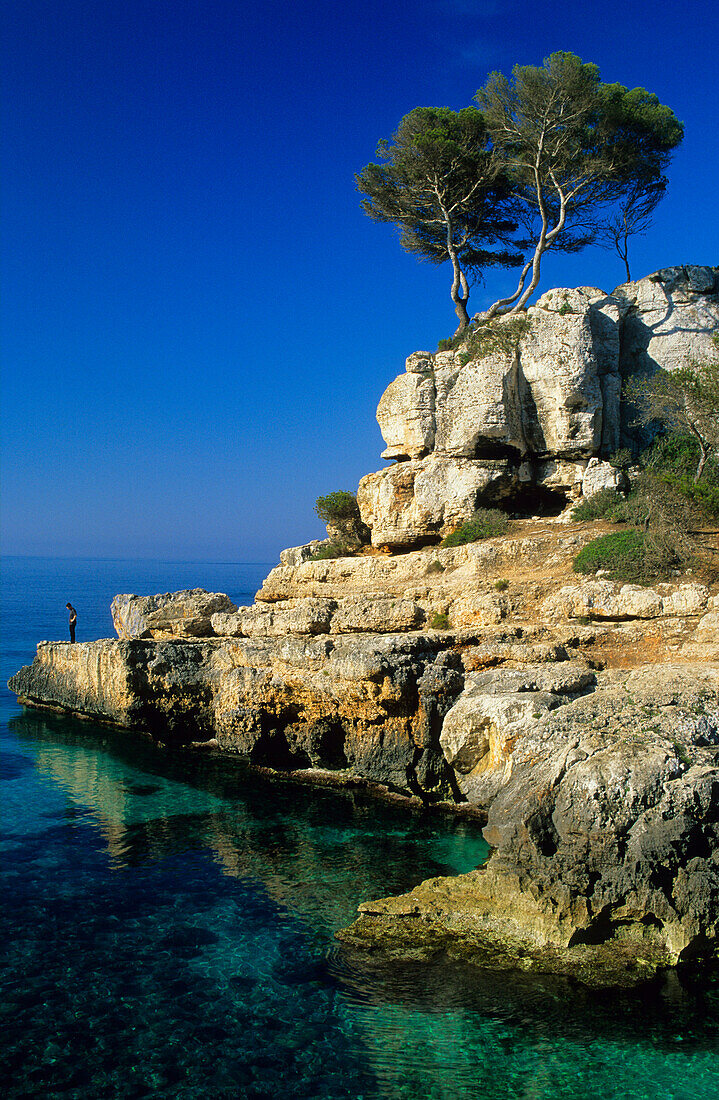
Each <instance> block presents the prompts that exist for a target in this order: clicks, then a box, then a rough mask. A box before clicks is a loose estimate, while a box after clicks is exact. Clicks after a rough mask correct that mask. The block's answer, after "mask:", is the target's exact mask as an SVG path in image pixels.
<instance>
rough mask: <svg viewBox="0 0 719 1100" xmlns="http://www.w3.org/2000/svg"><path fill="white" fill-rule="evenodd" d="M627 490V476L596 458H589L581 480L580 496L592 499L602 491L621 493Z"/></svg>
mask: <svg viewBox="0 0 719 1100" xmlns="http://www.w3.org/2000/svg"><path fill="white" fill-rule="evenodd" d="M628 488H629V480H628V478H627V475H626V474H625V473H623V472H622V470H618V469H617V468H616V467H615V466H612V465H611V464H610V463H609V462H602V461H601V459H598V458H590V459H589V462H588V464H587V468H586V470H585V471H584V477H583V478H582V496H584V497H593V496H595V494H596V493H601V492H602V490H603V489H609V490H611V491H613V492H622V491H624V490H625V489H628Z"/></svg>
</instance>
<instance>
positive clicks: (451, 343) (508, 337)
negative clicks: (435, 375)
mask: <svg viewBox="0 0 719 1100" xmlns="http://www.w3.org/2000/svg"><path fill="white" fill-rule="evenodd" d="M530 327H531V321H530V320H529V317H527V315H526V314H523V315H522V316H517V317H511V318H509V319H506V320H504V319H502V320H500V319H499V318H496V317H495V318H494V319H493V320H492V321H474V322H473V323H472V324H470V326H469V328H466V329H465V330H464V332H459V333H457V335H456V336H452V337H450V338H449V339H447V340H440V341H439V343H438V344H437V351H459V350H460V349H461V350H462V354H461V356H460V362H461V364H462V366H464V365H465V363H468V362H469V361H470V359H483V358H484V357H485V356H486V355H492V353H493V352H505V353H511V352H513V351H514V350H515V348H516V346H517V341H518V340H519V339H520V337H522V336H524V334H525V333H526V332H528V331H529V329H530Z"/></svg>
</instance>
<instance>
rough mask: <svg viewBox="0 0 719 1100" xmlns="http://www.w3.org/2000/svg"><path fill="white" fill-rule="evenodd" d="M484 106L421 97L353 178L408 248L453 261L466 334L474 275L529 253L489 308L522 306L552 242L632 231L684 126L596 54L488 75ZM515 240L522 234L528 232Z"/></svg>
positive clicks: (563, 244)
mask: <svg viewBox="0 0 719 1100" xmlns="http://www.w3.org/2000/svg"><path fill="white" fill-rule="evenodd" d="M475 100H476V103H477V107H476V108H475V107H465V108H463V109H462V110H460V111H456V112H455V111H452V110H450V109H449V108H448V107H417V108H415V110H413V111H410V113H409V114H407V115H405V116H404V118H403V119H402V120H401V121H400V124H399V126H398V127H397V130H396V132H395V133H394V134H393V136H392V139H391V141H386V140H385V141H381V142H380V143H379V146H378V147H377V156H378V157H379V158H380V159H381V160H382V161H383V162H384V163H382V164H368V165H366V166H365V167H364V168H363V169H362V171H361V172H359V173H358V175H357V176H356V177H355V179H356V183H357V188H358V190H359V191H360V193H361V194H362V195H363V196H364V197H363V200H362V208H363V209H364V211H365V213H366V214H368V215H369V216H370V217H371V218H373V219H374V220H375V221H384V222H390V223H393V224H394V225H395V226H396V227H397V228H398V229H399V231H400V243H401V245H402V247H403V248H404V249H406V250H407V251H408V252H412V253H414V254H415V255H417V256H419V257H421V258H422V259H424V260H428V261H430V262H432V263H437V264H441V263H443V262H445V261H447V260H449V262H450V263H451V265H452V271H453V278H452V287H451V297H452V301H453V302H454V307H455V312H456V314H457V317H458V319H459V328H458V330H457V331H458V332H461V331H462V330H463V329H464V328H466V326H467V324H468V322H469V315H468V313H467V302H468V299H469V282H470V278H477V277H481V273H482V271H483V270H484V269H485V268H486V267H488V266H490V265H497V264H498V265H501V266H506V267H510V266H515V265H520V264H522V263H523V265H524V266H523V267H522V270H521V274H520V277H519V282H518V284H517V289H516V290H515V291H514V293H512V294H510V295H509V296H508V297H506V298H502V299H499V300H498V301H496V302H494V304H493V305H492V306H491V307H490V309H489V311H488V313H487V314H486V316H487V317H491V316H493V315H494V314H495V313H502V312H507V311H512V312H515V311H517V310H520V309H522V308H523V307H524V306H525V305H526V303H527V301H528V300H529V298H530V297H531V295H532V294H533V293H534V291H535V289H536V288H537V286H538V284H539V279H540V269H541V261H542V256H543V255H544V253H545V252H546V251H547V250H548V249H550V248H554V249H557V250H560V249H561V250H564V251H574V250H577V249H580V248H583V247H584V246H585V245H587V244H589V243H591V242H593V241H597V240H599V241H600V243H601V242H602V241H605V242H606V240H607V235H608V234H609V239H610V240H612V241H613V247H616V248H617V251H618V252H619V254H620V256H622V258H623V259H624V261H625V264H626V266H627V271H628V261H627V238H628V236H629V235H630V234H631V233H634V232H642V231H643V230H644V229H645V228H646V226H647V225H648V219H649V217H650V216H651V213H652V212H653V210H654V208H655V206H656V204H657V203H658V201H659V200H660V198H661V197H662V195H663V194H664V190H665V188H666V177H665V175H664V172H665V169H666V167H667V165H668V163H669V159H670V157H671V153H672V151H673V150H674V149H675V148H676V147H677V146H678V145H679V143H680V142H681V140H682V137H683V127H682V124H681V123H680V122H679V121H678V120H677V119H676V117H675V116H674V113H673V112H672V110H671V109H670V108H669V107H666V106H664V105H663V104H661V103H660V102H659V100H658V98H657V97H656V95H654V94H653V93H651V92H647V91H646V90H645V89H644V88H634V89H631V90H630V89H628V88H626V87H625V86H624V85H623V84H603V83H602V82H601V80H600V77H599V69H598V68H597V66H596V65H593V64H590V63H586V62H583V61H582V60H581V58H579V57H576V56H575V55H574V54H571V53H565V52H557V53H553V54H551V56H550V57H548V58H546V59H545V61H544V63H543V65H541V66H535V65H516V66H515V67H514V69H513V70H512V74H511V78H510V77H507V76H505V75H504V74H503V73H499V72H493V73H490V74H489V76H488V78H487V81H486V83H485V84H484V86H483V87H482V88H480V90H479V91H478V92H477V94H476V96H475ZM520 238H521V239H520Z"/></svg>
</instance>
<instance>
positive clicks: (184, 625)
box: [111, 588, 237, 638]
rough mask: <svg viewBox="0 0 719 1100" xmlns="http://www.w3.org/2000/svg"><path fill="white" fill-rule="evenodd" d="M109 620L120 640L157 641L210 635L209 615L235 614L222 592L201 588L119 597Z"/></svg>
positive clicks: (210, 618) (113, 603)
mask: <svg viewBox="0 0 719 1100" xmlns="http://www.w3.org/2000/svg"><path fill="white" fill-rule="evenodd" d="M111 611H112V621H113V624H114V627H115V630H116V631H117V635H118V637H119V638H160V637H163V636H168V635H178V634H179V635H186V636H187V637H192V638H203V637H206V636H207V635H210V634H212V632H213V631H212V621H211V620H212V616H213V615H214V614H217V613H218V612H232V611H237V607H236V605H235V604H233V602H232V600H231V599H230V598H229V597H228V596H226V595H225V594H224V593H223V592H206V591H205V589H204V588H190V589H184V590H183V591H181V592H164V593H162V594H161V595H157V596H134V595H119V596H115V598H114V600H113V601H112V607H111Z"/></svg>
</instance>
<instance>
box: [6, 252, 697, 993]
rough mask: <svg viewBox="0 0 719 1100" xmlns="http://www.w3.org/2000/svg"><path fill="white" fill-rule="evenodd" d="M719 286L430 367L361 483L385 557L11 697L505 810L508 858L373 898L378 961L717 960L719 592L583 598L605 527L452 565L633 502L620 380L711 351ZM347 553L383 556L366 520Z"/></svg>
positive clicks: (31, 675)
mask: <svg viewBox="0 0 719 1100" xmlns="http://www.w3.org/2000/svg"><path fill="white" fill-rule="evenodd" d="M718 290H719V269H716V268H689V267H688V268H676V269H667V270H665V271H662V272H658V273H656V275H654V276H651V277H650V278H649V279H648V280H641V281H640V282H638V283H633V284H627V285H626V286H624V287H619V288H618V289H617V290H616V291H615V292H614V294H613V295H606V294H604V293H603V292H602V291H600V290H597V289H595V288H586V287H585V288H579V289H578V290H555V291H550V292H549V293H547V294H545V295H544V296H543V298H541V299H540V300H539V302H538V303H537V305H536V306H534V307H532V308H531V309H530V310H528V312H527V316H526V318H524V319H520V320H521V323H520V324H519V325H518V324H517V320H516V319H514V320H510V319H509V318H506V319H502V320H500V321H498V322H497V324H496V328H495V330H493V331H494V335H493V336H492V337H491V338H490V339H489V341H488V342H485V344H484V345H483V346H482V347H481V348H480V350H479V351H477V350H476V349H475V353H474V354H469V355H468V354H467V352H466V349H465V350H464V351H462V349H459V350H456V351H449V352H442V353H438V354H436V355H430V354H429V353H424V352H418V353H416V354H415V355H413V356H410V357H409V359H408V360H407V367H406V372H405V374H404V375H403V376H402V377H401V378H399V379H397V380H396V381H395V382H393V383H392V384H391V386H390V387H389V388H388V390H387V391H386V393H385V395H384V396H383V398H382V400H381V401H380V407H379V409H378V419H379V421H380V425H381V427H382V431H383V434H384V437H385V440H386V442H387V450H386V451H385V457H388V458H395V459H397V460H398V461H397V463H396V464H395V465H392V466H390V467H388V468H387V469H385V470H382V471H379V472H378V473H374V474H369V475H367V477H365V478H363V479H362V482H361V483H360V487H359V491H358V503H359V508H360V512H361V517H362V521H363V522H364V523H365V524H367V526H368V528H371V537H372V542H373V544H374V549H364V550H363V551H362V552H361V553H360V554H359V556H356V557H346V558H337V559H325V560H320V561H315V560H312V559H313V557H314V554H316V552H317V551H318V550H319V549H320V548H321V547H323V546H326V545H327V542H328V540H315V541H314V542H311V543H308V544H307V545H306V546H300V547H292V548H290V549H288V550H285V551H283V552H282V554H281V557H280V564H279V565H278V566H277V567H276V568H275V569H273V570H272V571H271V572H270V574H269V576H268V577H267V578H266V579H265V581H264V583H263V585H262V588H261V589H260V591H259V592H258V593H257V598H256V603H254V604H253V605H252V606H251V607H240V608H237V607H235V605H234V604H232V603H231V601H230V600H229V599H228V597H227V596H224V595H222V594H218V593H208V592H205V591H204V590H202V589H192V590H188V591H184V592H177V593H165V594H163V595H158V596H144V597H143V596H130V595H122V596H117V597H116V598H115V600H114V601H113V608H112V612H113V620H114V622H115V626H116V629H117V632H118V635H119V640H118V641H115V642H112V641H98V642H88V643H84V644H80V645H72V644H69V643H61V642H42V643H40V645H39V646H38V652H37V656H36V658H35V661H34V662H33V664H32V666H27V667H25V668H23V669H21V670H20V671H19V672H18V673H17V675H16V676H15V677H13V679H12V680H11V682H10V687H11V689H12V690H13V691H15V692H16V693H17V694H18V695H19V696H20V698H21V699H22V700H23V701H26V702H29V703H32V704H37V705H41V706H51V707H57V708H60V709H62V710H66V711H70V712H72V713H76V714H79V715H83V716H91V717H94V718H99V719H103V720H107V721H111V722H114V723H116V724H117V725H119V726H121V727H126V728H131V729H140V730H145V731H147V732H148V733H149V734H151V735H152V736H153V737H154V738H156V739H157V740H158V741H160V742H161V743H163V744H164V745H166V746H167V747H168V748H172V747H173V746H176V745H188V744H189V745H199V744H202V745H203V746H205V747H207V746H212V747H213V748H214V749H216V750H220V751H224V752H228V753H235V754H241V755H242V756H243V757H245V758H246V759H248V760H249V761H250V762H251V763H254V764H258V765H265V766H270V767H273V768H277V769H289V770H297V769H302V770H307V769H309V773H310V774H311V775H313V776H314V777H315V778H317V777H318V776H319V774H320V773H321V774H322V776H323V777H324V778H326V776H327V774H332V775H333V776H334V778H335V779H336V780H337V781H345V782H357V781H360V780H366V781H368V782H371V783H375V784H380V785H382V786H383V787H384V788H385V789H388V790H391V791H393V792H400V793H402V794H404V795H412V796H415V797H418V798H420V799H421V800H422V801H423V802H424V803H425V804H429V803H432V802H436V801H452V802H454V803H455V804H456V805H457V806H460V805H462V806H465V807H470V808H471V809H472V811H473V812H476V813H478V814H479V815H480V816H481V815H486V820H487V827H486V838H487V840H488V841H489V843H490V844H491V845H492V846H493V854H492V856H491V858H490V860H489V862H488V863H487V864H486V866H485V867H483V868H482V869H479V870H477V871H474V872H472V873H470V874H468V875H463V876H459V877H457V878H454V879H438V880H433V881H431V882H427V883H423V884H422V885H421V886H418V887H417V888H416V889H415V890H413V891H412V892H411V893H410V894H408V895H406V896H404V897H401V898H391V899H385V900H383V901H379V902H372V903H367V904H365V905H364V906H362V910H361V915H360V917H359V920H358V921H357V922H356V923H355V924H354V925H353V926H352V928H351V929H349V930H346V932H345V933H344V938H345V939H346V940H347V941H349V942H351V943H353V944H355V945H357V946H359V947H360V949H363V950H364V949H367V950H383V951H385V950H388V951H390V952H393V953H396V954H399V955H403V954H404V955H407V954H409V955H411V956H412V957H417V956H418V955H431V954H433V953H436V952H438V951H442V952H446V953H448V954H449V955H456V956H459V957H463V958H471V959H472V960H473V961H475V962H478V963H479V964H480V965H483V966H489V967H494V968H496V967H515V968H520V969H532V968H534V969H540V970H548V971H555V972H559V973H567V974H573V975H575V976H578V977H580V978H581V979H582V980H583V981H586V982H588V983H589V984H602V983H614V982H619V983H626V982H629V981H635V980H641V979H643V978H644V977H648V976H650V975H651V974H653V973H654V972H655V971H656V970H657V969H658V968H660V967H664V966H672V965H676V964H677V963H680V962H685V961H690V960H691V959H693V958H695V957H696V958H702V959H704V960H705V961H707V962H709V961H711V960H712V958H714V957H715V954H716V945H717V933H718V931H719V929H718V927H717V925H718V921H719V767H718V766H717V765H718V764H719V593H717V590H716V584H715V583H714V582H713V581H712V584H711V586H709V584H701V583H696V581H695V580H694V579H692V581H691V582H688V581H687V578H688V577H689V575H690V574H687V575H686V576H685V577H684V578H681V579H680V580H679V582H678V583H676V584H673V583H672V584H669V583H667V584H658V585H656V586H655V587H653V588H647V587H639V586H637V585H620V584H617V583H614V582H611V581H608V580H605V579H602V577H601V575H598V576H597V577H595V578H592V579H589V578H585V579H581V580H579V579H578V578H577V575H576V574H575V573H573V571H572V561H573V558H574V556H575V555H576V553H577V552H578V551H579V550H580V549H581V548H582V546H584V545H585V544H586V543H587V542H588V541H590V540H591V539H592V538H594V537H595V536H596V534H597V529H596V527H594V528H592V527H591V526H590V525H587V524H577V523H575V522H573V520H572V516H571V514H570V510H567V509H565V510H564V512H563V513H562V514H561V515H559V516H557V519H556V522H557V524H558V526H555V523H554V521H552V520H547V521H544V522H541V521H538V520H536V519H531V520H518V519H514V520H513V521H512V524H511V531H510V534H509V535H507V536H503V537H501V538H494V539H488V540H486V541H484V542H477V543H473V544H469V545H465V546H459V547H454V548H440V547H438V546H436V543H437V541H438V539H439V538H440V537H441V536H442V535H443V534H445V533H446V532H447V531H448V530H451V529H453V528H454V527H456V526H457V525H459V524H460V523H461V522H463V521H464V520H465V519H467V518H468V517H469V516H470V515H471V513H472V512H473V511H474V509H475V508H476V507H477V506H478V505H480V504H489V503H497V502H499V503H501V504H502V505H503V506H505V507H506V508H507V509H508V510H513V509H514V506H515V504H519V503H521V502H522V501H524V506H523V507H528V508H531V509H533V510H534V512H535V513H536V512H537V511H539V509H540V504H543V505H545V506H546V507H547V508H549V506H550V504H551V503H552V502H553V504H554V506H555V507H554V511H555V512H557V511H559V510H560V508H561V507H562V506H563V505H564V504H565V503H566V500H567V498H572V497H575V496H578V495H579V494H580V493H583V494H584V495H585V496H589V495H593V494H594V493H595V492H597V491H599V490H600V489H602V488H607V487H610V488H617V489H620V490H621V489H623V488H624V485H623V482H622V480H621V477H622V475H620V474H618V472H617V471H616V470H614V468H613V467H611V466H610V465H609V463H607V462H606V461H605V459H606V457H608V456H609V455H610V454H611V452H612V451H613V450H614V449H615V448H616V447H617V445H618V443H619V442H622V443H626V442H627V441H628V443H629V444H630V445H631V444H632V443H633V442H636V441H637V437H635V436H632V430H631V424H630V420H629V418H628V415H627V412H626V410H625V409H623V407H622V406H621V402H620V391H621V384H622V379H623V378H624V377H626V376H627V375H628V374H630V373H633V372H634V371H651V370H654V369H656V367H657V366H662V367H666V368H667V369H674V368H675V367H676V366H678V365H679V364H680V363H681V362H683V361H684V359H685V358H686V356H687V355H696V356H700V355H702V354H704V353H705V351H707V350H708V348H709V347H710V344H709V343H708V341H709V339H710V335H711V333H712V332H713V331H715V330H716V329H717V326H718V324H719V305H718V299H717V291H718ZM527 502H529V503H527ZM519 510H521V509H519ZM603 529H606V525H604V528H603ZM328 531H329V535H330V538H336V537H340V536H341V537H342V538H348V539H350V540H354V541H355V542H357V543H364V542H365V541H366V532H365V531H364V530H363V529H362V528H361V526H359V525H357V527H356V530H354V529H353V530H352V531H344V530H338V531H333V530H331V529H328ZM428 544H432V545H431V547H430V546H429V545H428ZM387 547H394V548H408V547H415V549H411V550H409V552H405V553H402V554H400V555H394V556H390V555H388V554H386V553H382V552H380V551H381V550H382V549H384V548H387ZM416 547H421V548H420V549H416ZM694 576H695V575H694V574H692V577H694Z"/></svg>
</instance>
